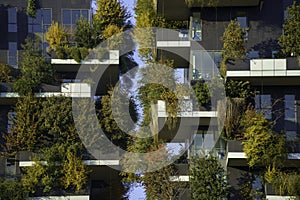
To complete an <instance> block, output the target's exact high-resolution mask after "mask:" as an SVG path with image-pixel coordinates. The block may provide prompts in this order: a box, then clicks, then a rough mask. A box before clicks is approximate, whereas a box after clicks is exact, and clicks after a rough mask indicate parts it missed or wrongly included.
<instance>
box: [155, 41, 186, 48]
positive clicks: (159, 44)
mask: <svg viewBox="0 0 300 200" xmlns="http://www.w3.org/2000/svg"><path fill="white" fill-rule="evenodd" d="M156 46H157V47H191V41H157V43H156Z"/></svg>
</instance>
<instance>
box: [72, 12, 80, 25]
mask: <svg viewBox="0 0 300 200" xmlns="http://www.w3.org/2000/svg"><path fill="white" fill-rule="evenodd" d="M79 19H80V10H72V24H76V22H77V20H79Z"/></svg>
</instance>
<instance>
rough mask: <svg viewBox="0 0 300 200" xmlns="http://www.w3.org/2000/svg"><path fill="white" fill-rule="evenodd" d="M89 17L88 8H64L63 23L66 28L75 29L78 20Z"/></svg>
mask: <svg viewBox="0 0 300 200" xmlns="http://www.w3.org/2000/svg"><path fill="white" fill-rule="evenodd" d="M81 17H82V18H85V19H87V20H88V19H89V11H88V10H75V9H73V10H72V9H63V10H62V23H63V25H64V27H65V28H68V29H70V30H73V29H75V28H76V22H77V20H79V19H80V18H81Z"/></svg>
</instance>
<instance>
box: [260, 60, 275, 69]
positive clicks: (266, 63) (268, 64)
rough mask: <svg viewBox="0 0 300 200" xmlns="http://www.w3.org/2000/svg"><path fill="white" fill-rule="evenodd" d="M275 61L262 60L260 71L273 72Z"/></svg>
mask: <svg viewBox="0 0 300 200" xmlns="http://www.w3.org/2000/svg"><path fill="white" fill-rule="evenodd" d="M274 68H275V61H274V59H262V70H264V71H265V70H272V71H273V70H274Z"/></svg>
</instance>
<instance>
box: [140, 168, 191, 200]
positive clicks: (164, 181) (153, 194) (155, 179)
mask: <svg viewBox="0 0 300 200" xmlns="http://www.w3.org/2000/svg"><path fill="white" fill-rule="evenodd" d="M174 175H175V169H174V166H173V165H169V166H166V167H163V168H162V169H159V170H157V171H155V172H151V173H145V175H144V177H143V178H142V180H143V183H144V185H145V188H146V194H147V199H148V200H152V199H161V200H169V199H172V198H176V194H177V193H178V189H179V188H180V187H181V188H182V187H185V186H184V185H183V183H178V182H173V181H171V180H170V176H174Z"/></svg>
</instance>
